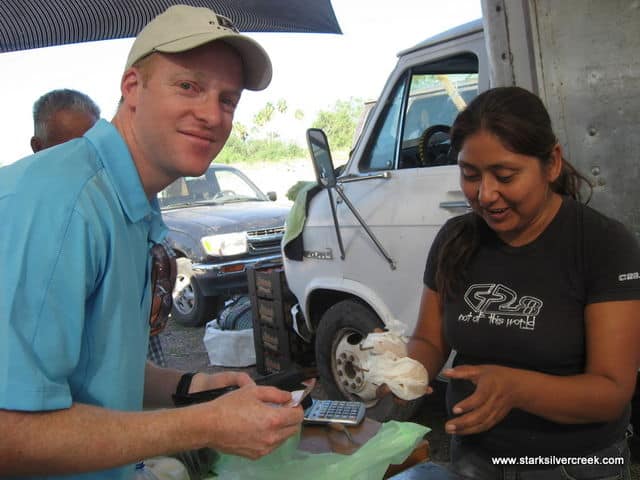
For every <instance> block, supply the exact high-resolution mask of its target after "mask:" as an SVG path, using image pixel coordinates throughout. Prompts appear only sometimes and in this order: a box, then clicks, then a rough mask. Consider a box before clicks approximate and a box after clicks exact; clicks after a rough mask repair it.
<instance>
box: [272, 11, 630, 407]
mask: <svg viewBox="0 0 640 480" xmlns="http://www.w3.org/2000/svg"><path fill="white" fill-rule="evenodd" d="M582 11H588V12H589V21H587V22H585V21H583V16H582V15H580V14H577V13H576V12H578V13H579V12H582ZM639 24H640V9H638V8H631V7H630V3H629V2H625V1H623V0H612V1H611V2H600V1H598V0H566V1H564V2H554V1H549V0H508V1H491V0H484V1H483V20H482V21H480V20H478V21H475V22H471V23H469V24H465V25H462V26H460V27H458V28H455V29H453V30H450V31H448V32H445V33H443V34H441V35H438V36H436V37H433V38H430V39H428V40H426V41H425V42H423V43H421V44H419V45H416V46H415V47H413V48H410V49H408V50H405V51H403V52H401V53H400V54H399V59H398V63H397V66H396V67H395V69H394V70H393V72H392V73H391V75H390V77H389V79H388V81H387V84H386V86H385V87H384V90H383V91H382V93H381V96H380V99H379V100H378V101H377V102H376V104H375V106H374V107H373V110H372V111H371V114H370V115H369V116H368V120H367V122H366V123H365V125H364V128H363V131H362V134H361V135H360V138H359V140H358V142H357V143H356V145H355V147H354V150H353V152H352V154H351V156H350V159H349V161H348V163H347V165H346V166H345V167H344V170H343V171H341V173H340V175H339V176H338V177H337V178H334V177H333V175H332V171H331V166H330V163H329V162H327V161H326V160H327V159H328V158H330V152H329V151H328V146H327V145H323V138H322V135H321V134H320V132H311V136H310V141H311V145H312V147H313V148H312V150H317V152H316V153H319V154H320V157H321V158H325V160H321V161H320V162H319V163H320V165H316V167H317V168H316V171H317V173H318V181H319V183H320V184H321V185H323V188H320V189H319V191H318V192H317V193H316V194H315V195H314V196H313V197H312V198H310V199H307V200H308V203H307V205H308V208H307V210H306V223H305V224H304V229H303V230H302V233H301V235H300V236H299V237H297V239H296V241H297V242H298V243H297V244H296V245H295V247H296V248H295V249H290V248H289V247H290V246H291V245H292V244H291V243H290V244H287V245H285V246H284V249H283V253H284V254H283V259H284V267H285V273H286V278H287V282H288V284H289V287H290V289H291V290H292V291H293V293H294V294H295V296H296V297H297V299H298V301H299V305H300V310H301V315H298V316H297V317H296V323H297V324H296V329H297V331H299V332H303V335H302V336H305V337H307V338H308V339H309V340H311V341H313V342H315V352H316V361H317V366H318V369H319V372H320V375H321V379H322V382H323V385H324V387H325V388H326V390H327V392H328V394H329V395H330V396H332V397H337V398H339V397H347V398H358V399H361V400H364V401H365V402H368V403H369V404H370V405H373V404H375V388H374V386H373V385H372V384H371V383H370V382H369V381H368V379H367V375H366V371H363V370H362V369H361V368H360V363H359V355H361V351H360V349H359V345H358V344H359V342H360V340H361V339H362V338H363V336H364V335H366V334H367V333H368V332H370V331H372V330H373V329H374V328H376V327H382V326H384V325H386V324H387V323H388V322H389V321H390V320H392V319H395V320H399V321H400V322H401V323H402V324H403V325H404V326H405V332H406V333H408V334H410V333H411V332H412V330H413V328H414V326H415V323H416V320H417V315H418V308H419V301H420V296H421V292H422V288H423V281H422V278H423V272H424V268H425V263H426V258H427V253H428V251H429V247H430V245H431V243H432V241H433V239H434V237H435V235H436V233H437V232H438V230H439V229H440V227H441V226H442V225H443V224H444V223H445V222H446V221H447V220H448V219H449V218H451V217H452V216H455V215H459V214H461V213H464V212H466V211H468V206H467V203H466V201H465V198H464V196H463V194H462V192H461V190H460V185H459V169H458V167H457V166H456V165H455V159H454V158H451V156H450V155H449V154H448V147H449V140H448V134H447V128H448V127H449V126H450V125H451V124H452V122H453V120H454V118H455V117H456V115H457V113H458V111H460V110H461V109H462V108H464V106H465V105H466V104H467V103H468V102H469V101H470V100H471V99H472V98H474V97H475V96H476V95H477V94H478V93H480V92H482V91H484V90H486V89H487V88H489V86H490V84H491V85H493V86H499V85H519V86H522V87H525V88H527V89H529V90H531V91H534V92H536V93H537V94H538V95H540V97H541V98H542V99H543V101H544V102H545V104H546V105H547V107H548V109H549V113H550V115H551V116H552V121H553V124H554V127H555V130H556V132H557V133H558V135H559V136H560V141H561V143H562V144H563V147H564V150H565V152H567V154H568V158H570V159H571V160H572V162H573V163H574V164H575V165H576V166H577V167H578V168H579V169H580V170H581V171H582V172H584V173H586V174H587V175H590V180H591V181H592V183H593V184H594V185H595V189H594V192H593V198H592V201H591V205H593V206H595V208H597V209H599V210H601V211H603V212H604V213H605V214H608V215H610V216H613V217H616V218H618V219H620V220H621V221H623V222H624V223H625V224H627V226H628V227H629V228H630V229H631V230H632V231H633V232H635V233H636V234H640V217H638V215H637V207H636V208H632V207H631V206H632V205H634V204H635V205H637V204H638V200H639V198H638V193H637V192H638V189H637V187H635V183H636V182H637V176H635V177H634V175H632V174H630V172H637V159H638V158H640V157H639V145H640V141H638V138H637V132H638V131H640V128H639V127H640V68H639V65H640V64H639V63H638V62H637V55H636V52H637V49H638V47H640V37H638V35H637V25H639ZM316 163H318V162H316ZM327 187H328V188H327ZM293 251H295V252H297V253H296V254H292V252H293ZM408 413H409V412H408ZM383 416H384V415H383Z"/></svg>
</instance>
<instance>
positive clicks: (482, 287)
mask: <svg viewBox="0 0 640 480" xmlns="http://www.w3.org/2000/svg"><path fill="white" fill-rule="evenodd" d="M464 301H465V302H466V304H467V305H468V306H469V307H471V310H472V311H471V312H469V313H466V314H465V313H461V314H460V315H459V316H458V321H459V322H463V323H480V322H481V321H486V322H488V324H489V325H492V326H496V327H504V328H509V327H513V328H520V329H522V330H535V328H536V317H537V316H538V315H539V314H540V311H541V310H542V305H543V302H542V300H540V299H538V298H535V297H531V296H528V295H523V296H521V297H518V294H517V293H516V292H515V291H514V290H512V289H510V288H509V287H507V286H505V285H502V284H500V283H475V284H472V285H471V286H470V287H469V288H468V289H467V291H466V292H465V294H464Z"/></svg>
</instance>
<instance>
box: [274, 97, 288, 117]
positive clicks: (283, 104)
mask: <svg viewBox="0 0 640 480" xmlns="http://www.w3.org/2000/svg"><path fill="white" fill-rule="evenodd" d="M276 109H277V110H278V113H281V114H283V115H284V114H285V113H287V110H288V109H289V106H288V105H287V101H286V100H285V99H284V98H281V99H280V100H278V101H277V102H276Z"/></svg>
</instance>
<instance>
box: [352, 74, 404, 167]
mask: <svg viewBox="0 0 640 480" xmlns="http://www.w3.org/2000/svg"><path fill="white" fill-rule="evenodd" d="M405 85H406V80H405V81H401V82H399V83H398V84H397V85H396V88H395V90H394V93H393V95H392V96H391V99H390V101H389V103H387V105H386V111H385V112H384V113H383V121H382V122H378V125H377V128H376V134H375V136H374V141H373V142H371V143H370V144H369V146H368V149H367V152H368V153H367V154H366V155H364V157H363V161H362V162H361V163H360V170H363V171H372V170H389V169H392V168H393V166H394V165H395V156H396V148H397V145H398V138H399V136H400V135H399V131H400V128H399V127H400V112H401V111H402V102H403V98H404V91H405Z"/></svg>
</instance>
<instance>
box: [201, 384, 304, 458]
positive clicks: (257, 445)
mask: <svg viewBox="0 0 640 480" xmlns="http://www.w3.org/2000/svg"><path fill="white" fill-rule="evenodd" d="M240 381H244V380H240ZM216 388H217V387H216ZM289 400H291V394H290V393H289V392H285V391H282V390H279V389H277V388H275V387H261V386H257V385H245V386H243V387H242V388H240V389H238V390H235V391H233V392H230V393H227V394H225V395H223V396H221V397H220V398H218V399H216V400H213V401H211V402H207V403H204V404H200V405H197V406H195V407H194V408H198V409H201V410H200V411H201V412H202V422H203V425H212V426H215V427H214V428H213V429H211V430H210V431H209V432H208V435H209V436H210V438H209V445H208V446H209V447H211V448H213V449H215V450H220V451H222V452H226V453H231V454H234V455H241V456H243V457H248V458H251V459H256V458H259V457H262V456H263V455H266V454H268V453H270V452H271V451H273V450H274V449H276V448H277V447H278V446H279V445H280V444H282V443H283V442H284V441H285V440H286V439H287V438H289V437H290V436H291V435H294V434H295V433H297V432H298V430H299V429H300V424H301V423H302V419H303V415H304V414H303V410H302V408H301V407H282V406H279V405H281V404H285V403H287V402H288V401H289ZM272 404H276V405H272ZM207 422H210V423H207Z"/></svg>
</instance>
